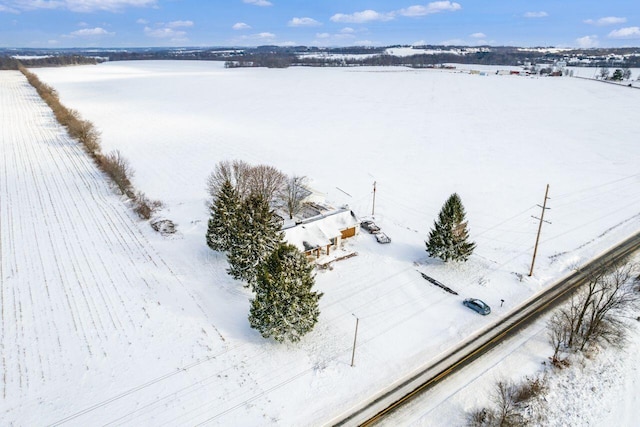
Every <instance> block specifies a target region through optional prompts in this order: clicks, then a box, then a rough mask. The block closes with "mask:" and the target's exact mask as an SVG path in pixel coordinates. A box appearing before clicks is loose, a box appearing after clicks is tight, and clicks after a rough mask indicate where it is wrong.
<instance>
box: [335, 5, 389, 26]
mask: <svg viewBox="0 0 640 427" xmlns="http://www.w3.org/2000/svg"><path fill="white" fill-rule="evenodd" d="M392 19H393V13H380V12H376V11H375V10H371V9H367V10H363V11H362V12H355V13H352V14H344V13H336V14H335V15H333V16H332V17H331V21H333V22H343V23H355V24H361V23H363V22H372V21H390V20H392Z"/></svg>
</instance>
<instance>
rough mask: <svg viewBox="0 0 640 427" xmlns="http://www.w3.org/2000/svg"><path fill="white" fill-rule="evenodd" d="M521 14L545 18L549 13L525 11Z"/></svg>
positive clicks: (528, 16)
mask: <svg viewBox="0 0 640 427" xmlns="http://www.w3.org/2000/svg"><path fill="white" fill-rule="evenodd" d="M523 16H524V17H525V18H546V17H547V16H549V14H548V13H547V12H527V13H525V14H524V15H523Z"/></svg>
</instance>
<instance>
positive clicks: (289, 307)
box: [249, 243, 322, 342]
mask: <svg viewBox="0 0 640 427" xmlns="http://www.w3.org/2000/svg"><path fill="white" fill-rule="evenodd" d="M312 270H313V266H312V265H311V263H309V261H308V260H307V258H306V256H305V255H304V254H303V253H302V252H300V251H299V250H298V249H297V248H296V247H295V246H292V245H289V244H286V243H281V244H280V245H279V247H278V248H277V249H276V250H275V251H274V252H273V253H272V254H271V256H270V257H269V258H268V259H267V260H266V262H265V263H264V264H263V265H262V268H261V269H260V271H259V273H258V276H257V280H256V284H255V292H256V296H255V298H254V299H253V300H252V301H251V309H250V312H249V323H250V325H251V327H252V328H254V329H256V330H258V331H259V332H260V334H262V336H263V337H265V338H268V337H272V338H273V339H275V340H276V341H278V342H283V341H285V340H288V341H291V342H295V341H298V340H300V338H301V337H302V336H303V335H304V334H306V333H307V332H310V331H311V330H312V329H313V327H314V326H315V324H316V323H317V322H318V316H319V314H320V310H319V308H318V301H319V300H320V298H321V297H322V293H318V292H313V291H312V290H311V288H312V287H313V285H314V277H313V275H312V273H311V272H312Z"/></svg>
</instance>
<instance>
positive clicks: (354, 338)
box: [351, 313, 360, 368]
mask: <svg viewBox="0 0 640 427" xmlns="http://www.w3.org/2000/svg"><path fill="white" fill-rule="evenodd" d="M351 315H352V316H353V317H355V318H356V333H355V335H354V336H353V351H352V352H351V367H352V368H353V360H354V359H355V357H356V340H357V339H358V322H359V321H360V319H358V316H356V315H355V314H353V313H351Z"/></svg>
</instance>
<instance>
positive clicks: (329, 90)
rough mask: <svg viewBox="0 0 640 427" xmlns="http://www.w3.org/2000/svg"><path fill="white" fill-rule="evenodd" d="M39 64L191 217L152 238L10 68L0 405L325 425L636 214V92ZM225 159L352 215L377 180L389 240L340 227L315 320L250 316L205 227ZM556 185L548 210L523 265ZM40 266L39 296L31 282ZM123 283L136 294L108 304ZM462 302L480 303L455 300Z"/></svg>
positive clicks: (433, 74) (457, 78) (180, 214)
mask: <svg viewBox="0 0 640 427" xmlns="http://www.w3.org/2000/svg"><path fill="white" fill-rule="evenodd" d="M35 71H36V72H37V74H38V75H39V76H40V77H41V78H42V79H43V80H44V81H46V82H48V83H49V84H51V85H53V86H54V87H55V88H56V89H57V90H58V91H59V92H60V95H61V98H62V101H63V103H64V104H65V105H67V106H68V107H71V108H75V109H78V110H79V111H80V112H81V113H82V114H83V115H84V117H85V118H87V119H89V120H92V121H93V122H94V123H95V124H96V125H97V127H98V128H99V129H100V130H101V131H102V132H103V146H104V148H105V151H109V150H111V149H119V150H120V151H121V152H122V153H123V154H124V155H125V157H127V158H128V159H129V160H130V161H131V163H132V165H133V167H134V169H135V170H136V176H135V177H134V183H135V185H136V186H137V187H138V188H139V189H140V190H142V191H144V192H146V193H147V194H148V195H149V196H151V197H153V198H159V199H161V200H163V201H164V202H165V203H166V205H167V209H166V210H165V211H164V212H163V214H164V215H165V216H167V217H169V218H171V219H173V220H175V221H176V222H177V223H178V224H179V230H180V234H179V235H178V236H176V237H174V238H162V237H161V236H158V235H156V234H154V233H153V232H152V231H151V230H150V228H149V226H148V225H147V224H146V223H144V222H138V221H136V220H135V219H133V217H132V216H131V214H130V213H129V211H128V210H127V207H126V206H125V205H124V204H123V202H122V201H121V200H119V199H118V198H117V197H115V196H114V195H113V194H112V193H111V192H110V191H109V189H108V188H107V186H106V184H105V182H104V181H102V178H101V177H100V175H99V174H98V173H97V172H96V171H95V169H94V168H93V166H92V165H91V164H90V163H89V161H88V160H87V159H86V158H85V157H84V156H83V155H82V153H81V151H80V150H79V149H78V148H77V147H76V146H75V145H74V144H73V143H71V142H69V141H68V140H67V139H66V138H65V137H64V135H62V133H61V131H60V129H59V128H58V127H57V126H55V125H54V124H53V122H52V119H51V116H50V114H49V113H48V112H47V111H46V108H45V107H44V106H43V105H42V104H41V103H39V102H38V101H37V99H36V95H35V93H34V92H33V91H32V90H31V89H29V88H28V87H27V86H26V82H24V80H22V79H21V77H20V75H19V74H17V73H12V72H3V73H0V76H1V79H0V81H1V83H2V85H3V88H2V91H1V92H0V96H1V97H2V102H3V104H2V108H1V109H0V111H2V116H0V117H2V126H1V129H2V132H3V150H2V161H3V162H4V165H5V167H4V168H3V171H5V176H3V180H2V181H1V183H0V185H1V187H0V197H2V199H1V200H2V201H3V203H2V206H1V208H2V216H1V218H2V224H1V226H2V237H1V238H2V271H1V273H2V274H1V279H2V289H3V295H4V296H3V304H2V306H3V313H4V315H5V316H7V317H6V319H7V320H6V321H5V320H4V319H5V317H3V323H2V325H3V328H6V329H3V341H2V343H3V344H2V356H3V360H4V361H5V363H6V364H7V365H6V366H7V367H8V368H7V369H6V370H5V372H6V373H7V374H6V376H5V378H4V380H3V388H4V390H5V393H6V394H5V396H4V399H5V400H4V401H3V404H2V407H3V408H6V409H5V410H3V411H1V412H0V419H1V420H3V421H5V423H6V422H12V421H13V422H15V423H17V424H49V423H54V422H56V421H60V420H65V419H67V417H73V418H69V421H70V422H71V423H72V424H77V425H86V424H87V423H91V422H92V420H100V422H101V423H102V424H105V423H111V422H113V423H116V424H122V423H125V424H136V425H140V424H143V425H148V424H156V425H157V424H161V423H162V424H173V425H176V424H199V423H202V422H207V423H208V424H220V425H228V424H229V423H234V424H240V425H256V424H271V423H273V424H282V425H304V424H308V425H315V424H319V423H322V422H323V421H327V420H329V419H331V418H333V417H335V416H337V415H339V414H341V413H343V412H344V411H346V410H348V408H350V407H351V406H353V405H355V404H357V403H358V402H359V401H360V400H362V399H364V398H366V397H368V396H370V395H372V394H374V393H375V392H376V391H378V390H380V389H382V388H383V387H386V386H387V385H388V384H390V382H392V381H393V380H394V379H395V378H398V377H400V376H402V375H404V374H406V373H407V372H410V371H412V370H414V369H416V368H418V367H419V366H421V365H423V364H428V363H429V361H430V360H433V359H434V358H436V357H437V356H438V355H439V354H441V353H442V352H445V351H446V350H447V349H448V348H451V347H452V346H454V345H455V343H456V342H457V341H458V340H460V339H462V338H464V337H467V336H469V335H473V334H474V333H477V332H479V331H480V330H482V329H483V328H485V327H488V326H489V325H490V323H491V322H492V321H495V320H497V318H499V317H501V316H503V315H504V314H505V313H507V312H508V311H509V310H510V309H512V308H513V307H515V306H516V305H517V304H519V303H521V302H522V301H524V300H526V299H527V298H529V297H530V296H531V295H533V294H535V293H537V292H539V291H541V290H542V289H543V288H544V287H545V286H546V285H548V284H549V283H550V282H552V281H553V280H555V279H556V278H557V277H559V276H561V275H564V274H566V273H567V272H568V271H569V269H570V268H571V267H572V266H574V265H576V264H579V263H581V262H584V261H585V260H587V259H589V258H591V257H592V256H593V255H595V254H596V253H599V252H601V251H602V250H604V249H606V248H607V247H609V246H610V245H612V244H614V243H615V242H617V241H619V240H622V239H623V238H624V237H625V236H627V235H629V234H632V233H633V232H636V231H637V230H639V229H640V214H639V212H640V195H639V194H640V192H638V187H639V186H640V174H639V173H638V169H637V164H638V160H639V157H640V150H639V148H638V145H637V135H638V133H639V131H640V123H638V122H637V121H632V120H630V118H631V112H632V111H633V109H634V108H636V106H637V102H638V96H640V93H635V92H636V91H630V90H625V89H624V88H618V87H615V86H611V85H604V84H598V83H595V82H590V81H584V80H579V79H561V78H558V79H528V78H521V77H513V76H486V77H480V76H473V75H468V74H462V73H457V72H443V71H434V70H407V69H404V68H358V69H310V68H291V69H286V70H267V69H234V70H227V69H224V68H222V67H221V64H218V63H212V62H202V63H198V62H172V61H165V62H129V63H123V62H119V63H107V64H102V65H99V66H80V67H72V68H59V69H38V70H35ZM14 105H20V107H19V108H18V107H14ZM6 106H7V107H6ZM8 106H10V107H8ZM5 123H11V124H12V125H11V126H5ZM43 129H49V132H50V133H46V132H45V130H43ZM51 133H52V134H51ZM52 135H53V136H52ZM5 146H7V147H9V148H10V149H9V150H5V148H4V147H5ZM69 153H72V155H71V159H72V160H73V162H72V161H71V160H66V159H67V158H68V157H69V156H70V154H69ZM234 158H240V159H243V160H246V161H249V162H252V163H259V162H263V163H266V164H270V165H274V166H276V167H278V168H280V169H282V170H283V171H284V172H286V173H290V174H292V173H296V174H304V175H307V176H309V177H310V178H312V179H313V180H314V186H315V187H316V189H318V190H320V191H322V192H324V193H326V194H327V197H328V199H329V200H330V201H333V202H334V203H335V204H341V203H348V204H349V205H350V206H351V207H352V209H354V211H355V212H356V214H358V215H363V216H364V215H369V214H370V213H371V208H372V206H371V200H372V198H371V195H372V194H371V190H372V184H373V181H374V180H375V181H377V185H378V192H377V199H376V207H375V210H376V215H375V217H376V220H377V222H378V223H379V224H380V225H381V226H382V228H383V229H384V231H385V232H386V233H387V234H388V235H390V236H391V237H392V239H393V242H392V243H391V244H390V245H378V244H377V243H375V240H374V239H373V238H372V237H371V236H369V235H366V234H362V235H360V236H358V237H356V238H355V239H353V240H352V241H351V242H349V243H348V245H349V249H351V250H356V251H357V252H358V254H359V255H358V256H357V257H354V258H351V259H349V260H346V261H342V262H340V263H336V264H335V266H334V269H333V270H330V271H323V272H319V273H318V275H317V287H318V289H320V290H322V291H323V292H324V293H325V296H324V298H323V299H322V301H321V311H322V315H321V319H320V323H319V324H318V326H317V328H316V330H315V331H314V332H313V333H311V334H310V335H309V336H307V337H305V339H304V340H303V341H302V342H301V343H299V344H297V345H276V344H275V343H272V342H269V341H265V340H263V339H262V338H261V337H260V336H259V335H258V334H257V333H256V332H255V331H253V330H251V329H250V328H249V327H248V322H247V320H246V316H247V313H248V305H249V299H250V297H251V295H250V293H249V292H248V291H246V290H245V289H243V288H242V286H241V285H240V284H238V283H236V282H234V281H232V280H230V279H229V278H228V277H227V275H226V274H225V272H224V269H225V265H226V264H225V260H224V258H223V257H222V256H221V255H219V254H216V253H213V252H211V251H210V250H208V248H207V247H206V245H205V244H204V232H205V229H206V219H207V210H206V207H205V202H206V193H205V190H204V187H205V179H206V176H207V175H208V173H209V172H210V171H211V170H212V169H213V166H214V165H215V163H216V162H218V161H219V160H222V159H234ZM38 159H40V160H39V161H38ZM42 159H46V161H43V160H42ZM25 165H27V166H25ZM73 165H79V166H73ZM9 166H11V168H9ZM25 167H31V168H33V173H32V174H29V173H25V172H23V171H24V170H25ZM74 168H75V169H74ZM26 170H28V169H26ZM547 183H549V184H550V185H551V193H550V196H551V198H552V199H551V200H550V204H549V205H550V206H551V207H552V210H551V211H549V212H548V213H547V218H548V219H550V220H551V221H552V222H553V224H552V225H545V228H544V231H543V233H544V234H543V239H542V242H541V248H540V251H539V258H538V261H537V267H536V274H535V275H534V277H533V278H526V273H527V272H528V267H529V263H530V256H531V252H532V245H533V242H534V239H535V231H536V228H537V224H536V221H535V220H534V219H532V218H531V215H537V214H539V211H540V209H539V208H538V207H537V206H536V204H537V203H541V202H542V197H543V195H544V187H545V185H546V184H547ZM62 189H65V190H66V191H62ZM28 190H29V191H28ZM71 190H73V191H71ZM37 191H39V192H40V193H41V194H44V195H46V197H45V198H44V200H42V201H40V202H37V203H40V204H36V201H37V200H39V199H36V198H35V197H36V196H35V195H33V194H37V193H36V192H37ZM454 191H456V192H458V193H459V194H460V195H461V196H462V200H463V202H464V203H465V206H466V208H467V212H468V219H469V223H470V228H471V237H472V238H473V239H474V240H475V241H476V242H477V243H478V249H477V251H476V254H475V255H474V256H473V257H472V259H471V260H470V261H469V262H468V263H467V264H464V265H443V264H441V263H439V262H437V261H434V260H428V259H427V258H426V253H425V252H424V243H423V241H424V239H425V238H426V235H427V233H428V231H429V228H430V227H431V225H432V222H433V219H434V218H435V216H436V215H437V212H438V210H439V209H440V207H441V205H442V203H443V202H444V200H445V199H446V198H447V197H448V196H449V195H450V194H451V193H452V192H454ZM346 193H348V194H349V196H347V195H346ZM98 195H101V196H100V197H98ZM4 200H8V201H10V203H5V202H4ZM73 203H77V204H81V205H80V206H79V207H78V208H72V206H74V205H73ZM34 206H35V208H34ZM113 211H117V212H119V213H118V214H117V215H115V214H110V212H113ZM63 212H64V213H65V214H64V215H63V214H62V213H63ZM104 215H110V216H108V217H106V218H105V217H104ZM36 220H39V221H38V222H37V223H36ZM35 224H38V225H37V226H36V225H35ZM42 224H44V225H42ZM101 227H102V230H101ZM106 227H109V228H108V229H106V230H105V229H104V228H106ZM36 231H37V232H36ZM45 231H46V233H51V235H49V234H45ZM123 233H124V235H125V236H131V237H127V238H118V237H116V236H118V235H119V234H123ZM113 239H115V241H112V240H113ZM132 242H136V243H132ZM137 242H139V243H137ZM96 249H98V251H96ZM27 254H29V256H27ZM56 256H57V258H55V257H56ZM34 257H42V258H43V260H44V261H40V260H39V258H34ZM94 264H95V265H96V267H95V268H93V266H94ZM415 270H420V271H424V272H427V273H428V274H430V275H431V276H433V277H435V278H437V279H439V280H440V281H442V282H444V283H445V284H447V285H448V286H450V287H452V288H454V289H455V290H457V291H458V292H460V294H461V295H460V297H452V296H450V295H449V294H445V293H443V292H442V291H440V290H439V289H438V288H435V287H433V286H431V285H430V284H429V283H428V282H426V281H425V280H423V279H422V277H421V276H420V275H419V274H418V273H417V272H416V271H415ZM107 273H109V274H114V275H116V276H115V278H114V279H113V281H112V282H110V281H109V279H107V277H108V274H107ZM521 274H524V275H525V277H524V279H523V280H522V281H520V276H519V275H521ZM42 282H45V283H51V285H50V286H51V287H52V288H51V289H50V293H49V294H47V293H43V292H36V289H34V290H33V291H32V292H31V293H29V292H28V291H26V290H24V289H25V286H24V284H25V283H29V284H34V286H35V285H36V284H38V285H39V284H40V283H42ZM54 284H55V287H54ZM18 285H22V286H18ZM109 286H110V287H109ZM5 289H6V291H5ZM27 289H28V288H27ZM111 289H114V290H111ZM116 289H117V291H118V292H122V293H124V292H125V289H126V294H124V295H123V296H122V298H121V299H115V298H116V295H117V294H116V293H115V292H116V291H115V290H116ZM468 296H475V297H480V298H482V299H484V300H485V301H487V302H488V303H489V304H491V305H492V306H493V308H494V310H493V313H492V315H491V316H488V317H486V318H483V317H480V316H478V315H476V314H474V313H473V312H471V311H469V310H467V309H465V308H464V307H463V306H462V305H461V300H462V299H463V298H464V297H468ZM500 299H504V300H505V301H506V302H505V305H504V307H500ZM49 301H51V302H49ZM69 305H71V309H69ZM41 307H44V309H42V310H41V309H40V308H41ZM46 310H48V313H47V312H46ZM145 310H146V311H147V313H146V314H145ZM45 313H46V315H45ZM109 313H115V314H114V316H116V315H117V316H120V317H122V318H124V319H127V316H129V318H130V319H131V320H130V323H131V324H130V326H127V324H126V323H125V324H124V325H122V324H121V323H124V321H121V323H118V322H115V321H114V322H113V323H115V325H112V324H110V323H109V322H108V321H107V319H108V317H109ZM147 315H149V316H150V317H149V318H147ZM354 315H355V316H357V317H358V318H360V329H359V335H358V350H357V353H356V366H355V367H354V368H351V367H350V366H349V364H350V358H351V345H352V340H353V328H354V326H355V319H354ZM20 316H23V317H22V318H20ZM24 319H29V321H28V322H27V321H25V320H24ZM73 319H77V321H78V322H83V324H84V325H87V326H85V328H84V330H85V331H86V332H85V333H84V334H81V333H80V332H78V330H80V329H81V328H80V327H78V326H76V325H75V324H74V323H73ZM145 319H147V320H145ZM91 322H95V324H96V327H95V328H94V326H93V323H91ZM88 325H91V326H90V327H89V326H88ZM127 328H129V329H127ZM5 331H7V332H5ZM56 336H57V337H59V338H55V337H56ZM5 337H6V338H5ZM15 341H17V342H18V345H9V343H13V342H15ZM83 345H84V347H83ZM86 347H88V348H91V349H92V351H89V349H88V348H86ZM27 348H28V349H29V351H27ZM32 349H39V350H38V351H39V353H36V352H35V350H32ZM94 349H101V350H102V352H99V351H97V350H94ZM38 354H40V355H45V356H42V357H44V360H46V362H40V361H39V359H40V356H38ZM40 366H46V368H41V367H40ZM23 377H24V378H29V383H28V384H29V385H28V386H25V385H24V383H25V381H26V380H24V379H23V380H22V382H20V381H21V380H20V378H23Z"/></svg>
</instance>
